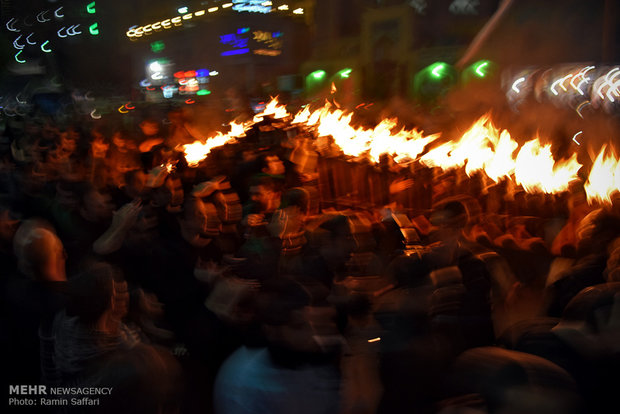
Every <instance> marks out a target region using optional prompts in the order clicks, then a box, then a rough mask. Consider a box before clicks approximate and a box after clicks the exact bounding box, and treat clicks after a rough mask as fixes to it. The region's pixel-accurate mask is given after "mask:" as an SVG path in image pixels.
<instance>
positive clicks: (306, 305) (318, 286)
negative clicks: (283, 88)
mask: <svg viewBox="0 0 620 414" xmlns="http://www.w3.org/2000/svg"><path fill="white" fill-rule="evenodd" d="M133 119H134V120H135V122H134V123H129V124H128V123H126V122H125V123H115V122H107V121H106V120H105V119H101V120H90V121H88V122H86V121H84V120H78V121H75V122H63V123H59V122H54V120H52V119H49V118H28V119H24V120H23V123H22V124H21V125H20V126H19V127H15V126H13V127H10V126H9V127H7V128H6V129H5V131H4V133H3V136H2V137H1V138H0V261H1V265H0V269H2V277H1V278H0V280H1V283H2V285H1V286H2V299H3V300H2V305H3V306H2V317H1V320H0V332H2V335H1V338H2V342H3V343H2V345H3V348H4V349H5V351H4V352H3V353H2V357H3V361H2V366H3V368H4V371H5V372H6V373H7V381H8V382H7V383H8V384H12V385H16V384H43V385H47V386H50V387H73V388H74V389H75V388H79V387H113V391H112V394H111V395H110V396H102V397H101V398H100V404H99V405H98V406H89V407H80V406H66V405H65V406H60V407H48V409H49V411H52V412H82V411H84V412H89V413H91V412H102V413H109V412H117V413H121V412H123V413H124V412H128V413H129V412H132V413H142V412H144V413H199V412H200V413H205V412H206V413H210V412H213V413H216V414H231V413H232V414H234V413H239V414H241V413H265V414H266V413H269V414H274V413H313V414H315V413H352V414H354V413H360V414H370V413H401V412H415V413H441V414H454V413H459V414H461V413H463V414H464V413H468V414H471V413H502V414H506V413H575V414H577V413H603V412H614V411H616V410H618V408H615V409H614V408H613V407H617V406H618V402H617V399H616V397H615V392H614V390H617V389H618V386H619V385H620V375H619V374H618V373H619V372H620V370H619V368H620V358H619V355H620V241H619V240H620V216H619V215H618V212H617V211H616V210H615V208H613V207H606V208H594V207H592V206H590V205H589V204H588V203H587V202H586V198H585V195H584V193H583V188H580V187H579V186H574V187H572V188H571V191H570V192H567V193H565V194H562V195H557V196H537V195H531V194H526V193H524V192H522V191H519V190H518V189H516V188H515V187H514V186H512V185H510V183H509V182H502V183H499V184H495V183H486V182H484V181H483V180H482V179H481V178H480V177H472V178H469V177H467V178H465V175H464V173H463V172H461V171H451V172H447V173H446V172H441V171H438V170H433V169H429V168H422V167H419V166H416V167H414V166H413V165H411V166H406V167H401V166H395V165H389V161H385V162H383V163H382V164H380V165H377V166H375V165H370V164H365V165H364V167H363V168H364V169H363V170H362V169H360V168H362V167H360V166H359V165H356V164H355V163H353V162H348V161H345V160H343V159H342V158H339V157H338V155H334V154H333V153H330V151H329V150H328V149H325V148H326V147H325V146H324V147H321V146H318V147H314V146H309V145H307V141H308V139H309V138H308V133H307V131H301V130H296V129H290V128H288V129H287V128H282V127H281V126H280V125H279V124H278V122H279V121H277V120H273V119H269V118H268V117H267V118H265V120H263V121H262V122H260V123H256V124H255V125H254V126H253V128H252V130H250V131H248V132H247V137H245V138H243V139H240V140H239V142H237V143H233V144H227V145H225V146H223V147H220V148H216V149H214V150H213V151H212V152H211V154H209V156H208V157H207V158H206V159H205V160H204V161H203V162H201V163H200V164H199V165H198V166H196V167H190V166H188V165H187V163H186V161H185V158H184V156H183V153H182V147H181V145H182V144H187V143H190V142H193V141H194V140H195V139H196V138H195V136H196V133H195V131H194V130H193V127H192V121H191V120H190V119H188V118H187V116H186V114H184V112H183V111H181V110H176V109H173V110H169V111H165V112H164V113H162V114H159V115H158V116H154V115H152V114H150V115H147V114H144V116H143V117H142V118H137V117H136V118H133ZM321 148H323V149H324V150H325V152H321V151H322V150H321ZM356 169H357V170H356ZM345 170H346V171H345ZM370 170H372V172H371V173H370V172H368V171H370ZM343 171H345V172H346V173H345V172H343ZM351 171H353V172H351ZM355 171H357V172H355ZM351 177H353V178H351ZM377 180H380V181H381V182H380V183H379V182H378V181H377ZM339 188H345V189H346V191H344V190H343V191H340V190H338V189H339ZM371 201H372V202H371ZM38 410H39V411H41V410H44V408H43V407H38Z"/></svg>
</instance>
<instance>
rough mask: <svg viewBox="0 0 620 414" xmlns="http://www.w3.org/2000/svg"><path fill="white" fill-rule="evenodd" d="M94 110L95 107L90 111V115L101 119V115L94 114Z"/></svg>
mask: <svg viewBox="0 0 620 414" xmlns="http://www.w3.org/2000/svg"><path fill="white" fill-rule="evenodd" d="M96 111H97V108H95V109H93V110H92V111H90V117H91V118H93V119H101V115H99V114H95V112H96Z"/></svg>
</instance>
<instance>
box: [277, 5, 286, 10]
mask: <svg viewBox="0 0 620 414" xmlns="http://www.w3.org/2000/svg"><path fill="white" fill-rule="evenodd" d="M278 10H288V4H283V5H281V6H279V7H278Z"/></svg>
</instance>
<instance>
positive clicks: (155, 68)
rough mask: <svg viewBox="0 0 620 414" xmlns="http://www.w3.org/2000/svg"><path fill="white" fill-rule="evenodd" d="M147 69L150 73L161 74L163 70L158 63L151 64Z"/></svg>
mask: <svg viewBox="0 0 620 414" xmlns="http://www.w3.org/2000/svg"><path fill="white" fill-rule="evenodd" d="M149 69H150V70H151V72H161V71H162V70H164V68H163V66H162V65H161V63H159V62H158V61H155V62H151V64H150V65H149Z"/></svg>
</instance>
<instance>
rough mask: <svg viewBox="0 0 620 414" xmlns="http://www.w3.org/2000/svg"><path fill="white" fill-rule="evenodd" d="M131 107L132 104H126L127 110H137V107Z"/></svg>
mask: <svg viewBox="0 0 620 414" xmlns="http://www.w3.org/2000/svg"><path fill="white" fill-rule="evenodd" d="M129 105H131V102H127V103H126V104H125V108H127V109H129V110H131V109H136V107H135V106H129Z"/></svg>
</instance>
